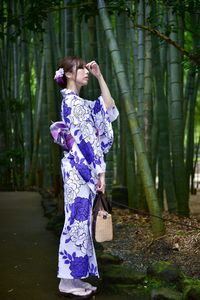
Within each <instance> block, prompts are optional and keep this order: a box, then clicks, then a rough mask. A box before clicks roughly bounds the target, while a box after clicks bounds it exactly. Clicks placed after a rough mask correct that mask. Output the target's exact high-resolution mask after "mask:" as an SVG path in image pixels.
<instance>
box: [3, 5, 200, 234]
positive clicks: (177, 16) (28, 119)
mask: <svg viewBox="0 0 200 300" xmlns="http://www.w3.org/2000/svg"><path fill="white" fill-rule="evenodd" d="M0 17H1V23H0V26H1V33H0V34H1V36H0V37H1V40H0V45H1V47H0V65H1V73H0V76H1V85H0V92H1V98H0V108H1V110H0V114H1V118H0V127H1V131H0V150H1V151H0V164H1V168H0V188H1V189H22V188H27V187H30V186H38V187H42V188H46V189H52V190H53V191H54V193H55V195H56V197H57V198H58V202H59V201H62V199H61V198H62V197H60V196H59V195H61V194H62V188H61V187H62V182H61V174H60V158H61V156H62V152H61V151H60V149H59V148H58V147H57V146H56V145H54V144H53V142H52V140H51V138H50V134H49V126H50V124H51V121H56V120H58V119H59V118H60V99H61V98H60V94H59V89H58V87H57V86H56V84H55V82H54V80H53V77H54V73H55V70H56V68H57V64H58V62H59V60H60V59H61V58H62V57H64V56H66V55H77V56H81V57H83V58H84V59H85V60H86V61H90V60H96V61H97V62H98V63H99V64H100V66H101V69H102V72H103V75H104V77H105V79H106V81H107V83H108V85H109V88H110V90H111V92H112V95H113V98H114V99H115V101H116V103H117V106H118V108H119V110H120V118H119V120H118V121H117V122H116V123H115V124H114V132H115V142H114V146H113V148H112V152H111V153H109V155H108V156H107V157H106V160H107V173H106V181H107V193H108V195H109V196H111V193H112V188H113V187H125V188H126V189H127V191H128V205H129V207H132V208H136V209H139V210H144V211H149V212H150V213H151V214H152V215H157V216H158V217H161V215H162V212H163V210H164V209H166V208H167V209H168V211H169V212H170V213H177V214H179V215H183V216H187V215H188V214H189V196H190V193H194V192H195V191H196V189H197V188H198V187H197V183H196V178H195V172H196V166H197V165H198V161H199V157H198V155H199V147H200V93H199V86H200V26H199V24H200V1H199V0H196V1H195V0H193V1H191V0H188V1H186V0H185V1H181V0H176V1H162V0H157V1H156V0H155V1H152V0H127V1H125V0H120V1H100V0H99V1H95V0H88V1H79V0H63V1H58V0H57V1H51V0H44V1H42V2H40V1H28V0H21V1H19V0H17V1H14V0H10V1H3V0H2V1H1V4H0ZM98 95H99V87H98V85H97V83H96V81H95V80H94V79H93V78H91V80H90V83H89V86H88V87H87V90H86V89H85V90H83V96H84V97H86V98H88V99H96V98H97V97H98ZM58 206H59V203H58ZM158 220H159V221H158ZM155 223H156V224H155ZM152 224H154V225H153V226H152V229H153V232H154V234H155V235H156V236H159V235H161V234H163V232H164V228H163V224H162V221H161V220H160V219H157V221H156V220H155V218H153V219H152Z"/></svg>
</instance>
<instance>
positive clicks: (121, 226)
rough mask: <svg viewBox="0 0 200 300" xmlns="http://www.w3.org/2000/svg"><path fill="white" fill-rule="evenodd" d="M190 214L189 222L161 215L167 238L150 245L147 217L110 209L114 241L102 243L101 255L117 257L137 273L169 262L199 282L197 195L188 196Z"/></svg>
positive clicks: (199, 208)
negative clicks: (152, 265)
mask: <svg viewBox="0 0 200 300" xmlns="http://www.w3.org/2000/svg"><path fill="white" fill-rule="evenodd" d="M190 212H191V216H190V218H185V217H178V216H176V215H171V214H170V215H169V214H168V213H164V215H163V218H164V219H165V221H164V223H165V227H166V234H165V236H163V237H161V238H159V239H157V240H154V241H153V237H152V233H151V228H150V220H149V217H147V216H144V215H143V216H142V215H138V214H135V213H133V212H132V211H131V210H129V209H119V208H113V221H114V239H113V241H112V242H107V243H104V252H106V253H112V254H114V255H119V256H120V257H121V258H122V259H124V261H125V264H129V265H130V264H131V265H132V267H133V268H134V269H136V270H140V271H145V270H146V269H147V268H148V266H149V265H151V264H152V263H153V262H154V261H158V260H169V261H172V262H174V263H176V264H177V265H178V266H179V267H180V269H181V270H182V271H183V272H184V273H185V274H186V275H189V276H193V277H197V278H200V192H199V193H198V194H197V195H194V196H191V199H190Z"/></svg>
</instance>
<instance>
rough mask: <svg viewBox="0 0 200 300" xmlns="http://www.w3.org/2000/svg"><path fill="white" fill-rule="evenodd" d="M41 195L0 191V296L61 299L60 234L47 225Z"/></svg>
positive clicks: (7, 298) (43, 299)
mask: <svg viewBox="0 0 200 300" xmlns="http://www.w3.org/2000/svg"><path fill="white" fill-rule="evenodd" d="M46 223H47V219H46V218H44V217H43V212H42V207H41V197H40V195H39V194H37V193H34V192H1V193H0V299H1V300H10V299H17V300H25V299H26V300H40V299H41V300H46V299H48V300H54V299H58V298H60V297H58V295H57V285H58V281H57V278H55V277H56V268H57V244H58V243H57V238H56V237H55V236H54V235H53V234H52V233H51V232H48V231H47V230H46V229H45V226H46Z"/></svg>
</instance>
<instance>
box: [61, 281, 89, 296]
mask: <svg viewBox="0 0 200 300" xmlns="http://www.w3.org/2000/svg"><path fill="white" fill-rule="evenodd" d="M58 288H59V291H60V293H62V294H64V295H69V296H70V295H74V296H80V297H84V296H89V295H91V294H92V290H91V289H86V288H85V287H81V286H80V285H78V283H77V282H76V280H75V279H63V278H62V279H61V280H60V283H59V287H58Z"/></svg>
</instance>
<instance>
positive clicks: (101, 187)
mask: <svg viewBox="0 0 200 300" xmlns="http://www.w3.org/2000/svg"><path fill="white" fill-rule="evenodd" d="M97 192H102V193H104V192H105V173H101V174H99V179H98V182H97Z"/></svg>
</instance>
